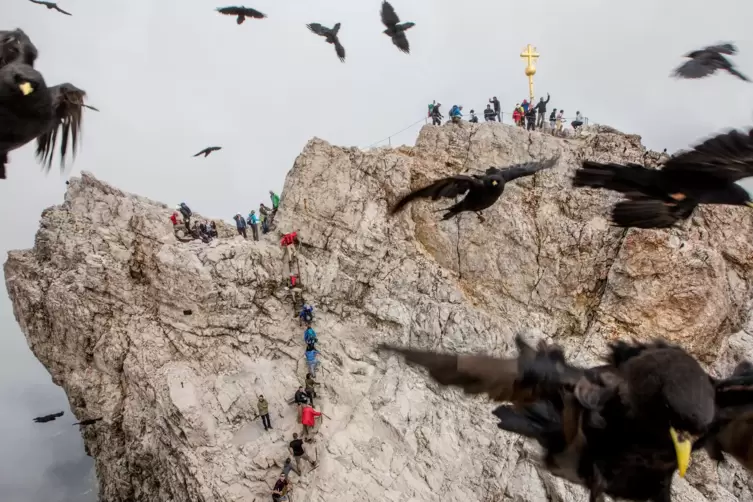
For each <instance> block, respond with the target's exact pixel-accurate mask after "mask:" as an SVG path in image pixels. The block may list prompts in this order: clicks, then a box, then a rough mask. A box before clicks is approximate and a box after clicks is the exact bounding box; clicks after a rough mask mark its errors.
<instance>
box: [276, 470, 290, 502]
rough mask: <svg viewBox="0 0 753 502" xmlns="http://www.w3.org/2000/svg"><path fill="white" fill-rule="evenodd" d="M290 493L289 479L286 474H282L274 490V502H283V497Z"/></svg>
mask: <svg viewBox="0 0 753 502" xmlns="http://www.w3.org/2000/svg"><path fill="white" fill-rule="evenodd" d="M287 493H288V477H287V476H286V475H285V473H280V477H279V478H278V479H277V482H276V483H275V486H274V488H273V489H272V500H273V502H282V501H283V500H285V499H283V497H285V495H287Z"/></svg>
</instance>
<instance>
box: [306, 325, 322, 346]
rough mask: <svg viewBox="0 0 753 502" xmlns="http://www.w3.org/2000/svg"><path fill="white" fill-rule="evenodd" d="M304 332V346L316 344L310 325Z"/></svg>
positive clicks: (314, 332)
mask: <svg viewBox="0 0 753 502" xmlns="http://www.w3.org/2000/svg"><path fill="white" fill-rule="evenodd" d="M306 326H307V327H306V330H305V331H304V332H303V343H305V344H306V345H309V344H315V343H318V342H319V340H317V338H316V331H314V328H312V327H311V324H307V325H306Z"/></svg>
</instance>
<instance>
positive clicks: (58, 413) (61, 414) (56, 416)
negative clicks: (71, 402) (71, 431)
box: [51, 411, 65, 418]
mask: <svg viewBox="0 0 753 502" xmlns="http://www.w3.org/2000/svg"><path fill="white" fill-rule="evenodd" d="M64 414H65V412H64V411H59V412H57V413H53V414H52V415H51V416H52V417H54V418H58V417H62V416H63V415H64Z"/></svg>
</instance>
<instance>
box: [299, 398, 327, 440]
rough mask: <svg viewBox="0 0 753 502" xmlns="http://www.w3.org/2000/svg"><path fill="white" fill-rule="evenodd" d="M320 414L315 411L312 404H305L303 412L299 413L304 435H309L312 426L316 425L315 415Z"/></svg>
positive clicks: (318, 415)
mask: <svg viewBox="0 0 753 502" xmlns="http://www.w3.org/2000/svg"><path fill="white" fill-rule="evenodd" d="M320 416H322V414H321V412H319V411H316V410H315V409H314V408H313V407H312V406H310V405H306V406H304V407H303V413H302V415H301V424H303V435H304V437H307V438H308V437H310V436H311V433H312V432H313V429H314V426H316V417H320Z"/></svg>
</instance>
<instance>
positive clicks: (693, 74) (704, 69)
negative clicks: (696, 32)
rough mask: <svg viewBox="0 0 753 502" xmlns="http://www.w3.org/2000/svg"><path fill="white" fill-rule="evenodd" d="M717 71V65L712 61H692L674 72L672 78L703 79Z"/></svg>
mask: <svg viewBox="0 0 753 502" xmlns="http://www.w3.org/2000/svg"><path fill="white" fill-rule="evenodd" d="M716 70H717V67H716V65H714V64H713V62H712V60H709V59H706V58H703V59H690V60H688V61H685V62H684V63H683V64H681V65H680V66H678V67H677V68H675V70H674V71H673V72H672V76H674V77H678V78H690V79H693V78H703V77H708V76H709V75H711V74H712V73H714V72H715V71H716Z"/></svg>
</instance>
